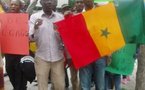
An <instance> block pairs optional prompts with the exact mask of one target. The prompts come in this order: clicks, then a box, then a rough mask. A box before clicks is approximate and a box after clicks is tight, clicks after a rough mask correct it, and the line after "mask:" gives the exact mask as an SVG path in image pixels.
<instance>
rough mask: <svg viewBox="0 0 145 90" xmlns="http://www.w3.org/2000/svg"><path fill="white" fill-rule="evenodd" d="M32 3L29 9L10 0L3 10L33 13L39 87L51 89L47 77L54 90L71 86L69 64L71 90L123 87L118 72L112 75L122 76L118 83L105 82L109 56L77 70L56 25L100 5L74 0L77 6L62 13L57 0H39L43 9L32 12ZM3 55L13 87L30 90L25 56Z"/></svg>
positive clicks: (31, 23) (90, 0)
mask: <svg viewBox="0 0 145 90" xmlns="http://www.w3.org/2000/svg"><path fill="white" fill-rule="evenodd" d="M33 3H34V4H32V3H31V5H33V6H29V5H27V7H28V8H27V9H23V8H24V6H23V5H22V2H21V1H20V0H11V1H10V5H9V7H7V8H4V11H5V13H28V14H29V16H30V18H29V21H28V22H29V38H30V42H35V43H36V47H37V50H36V52H35V55H34V59H35V60H34V67H35V72H36V78H37V82H38V90H48V82H49V78H48V77H50V80H51V83H52V89H53V90H65V88H66V87H68V86H69V85H66V84H68V83H69V82H68V80H66V79H67V68H66V66H67V65H68V66H69V67H70V74H71V83H72V90H91V87H92V84H94V86H95V90H110V89H112V87H111V86H112V85H116V86H117V87H115V90H121V86H120V85H121V79H120V78H121V77H120V75H118V74H115V75H114V76H111V77H118V76H119V81H118V82H117V83H115V82H114V83H112V82H111V81H110V82H107V83H109V84H107V85H105V84H106V78H105V77H106V75H107V76H109V75H110V73H109V72H105V67H106V65H107V64H106V62H107V60H108V57H109V56H104V57H101V58H100V59H99V60H96V61H95V62H93V63H91V64H89V65H87V66H85V67H82V68H80V69H79V70H77V69H75V68H74V66H73V63H72V58H71V56H70V54H69V52H68V50H67V49H66V48H65V45H64V44H63V41H62V40H61V37H60V35H59V33H58V31H57V28H54V25H53V23H55V22H57V21H60V20H63V19H67V18H69V17H72V16H74V15H77V14H79V13H82V12H86V11H88V10H91V9H94V8H97V7H99V5H98V4H94V1H93V0H75V4H74V7H70V6H69V5H68V4H64V5H62V8H61V12H58V11H57V9H56V6H57V0H40V4H41V5H42V10H39V11H37V12H35V13H33V9H34V7H35V5H36V3H37V0H36V1H35V2H33ZM2 6H3V5H2ZM22 6H23V8H22ZM3 7H5V6H3ZM29 7H30V8H29ZM3 13H4V12H3ZM32 13H33V14H32ZM4 56H5V59H6V72H7V74H8V76H9V79H10V82H11V84H12V86H13V90H27V80H26V79H25V76H24V75H23V73H22V72H21V69H20V60H21V58H22V57H24V55H16V54H4ZM109 77H110V76H109Z"/></svg>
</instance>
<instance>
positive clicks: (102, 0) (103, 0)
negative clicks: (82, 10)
mask: <svg viewBox="0 0 145 90" xmlns="http://www.w3.org/2000/svg"><path fill="white" fill-rule="evenodd" d="M106 1H109V2H110V1H114V0H94V2H95V3H99V2H106Z"/></svg>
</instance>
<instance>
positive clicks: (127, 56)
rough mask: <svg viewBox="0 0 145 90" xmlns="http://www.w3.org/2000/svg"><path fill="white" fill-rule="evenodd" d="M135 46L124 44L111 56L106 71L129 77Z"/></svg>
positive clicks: (132, 67)
mask: <svg viewBox="0 0 145 90" xmlns="http://www.w3.org/2000/svg"><path fill="white" fill-rule="evenodd" d="M135 54H136V44H126V45H125V46H124V47H123V48H121V49H120V50H118V51H116V52H114V53H113V54H112V61H111V64H110V65H109V66H107V67H106V71H109V72H111V73H115V74H121V75H131V74H132V72H133V69H134V62H135Z"/></svg>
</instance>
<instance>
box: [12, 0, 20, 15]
mask: <svg viewBox="0 0 145 90" xmlns="http://www.w3.org/2000/svg"><path fill="white" fill-rule="evenodd" d="M20 8H21V3H20V1H18V0H12V1H11V2H10V12H11V13H19V12H20Z"/></svg>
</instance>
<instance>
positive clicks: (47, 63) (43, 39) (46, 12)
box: [29, 0, 65, 90]
mask: <svg viewBox="0 0 145 90" xmlns="http://www.w3.org/2000/svg"><path fill="white" fill-rule="evenodd" d="M40 3H41V5H42V8H43V10H42V11H39V12H37V13H35V14H33V15H32V16H31V17H30V28H29V29H30V32H29V34H30V39H31V40H34V41H35V42H36V45H37V51H36V54H35V70H36V76H37V79H38V89H39V90H48V77H49V72H50V70H51V80H52V83H53V85H54V89H55V90H65V74H64V56H63V52H62V50H61V49H60V39H58V36H56V33H55V30H54V26H53V23H55V22H57V21H59V20H62V19H63V16H62V15H61V14H59V13H56V12H54V11H53V6H54V5H55V4H56V1H55V0H41V1H40Z"/></svg>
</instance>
